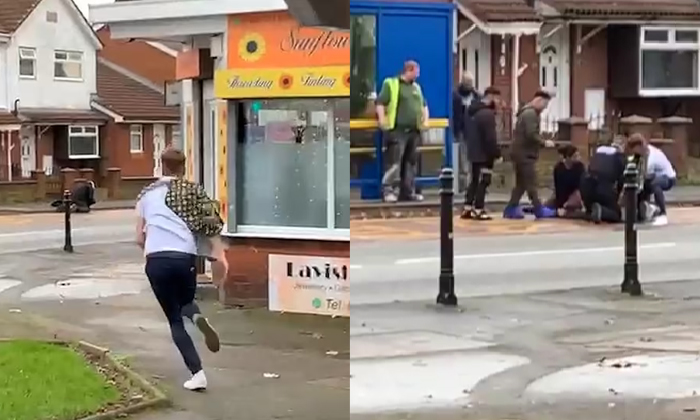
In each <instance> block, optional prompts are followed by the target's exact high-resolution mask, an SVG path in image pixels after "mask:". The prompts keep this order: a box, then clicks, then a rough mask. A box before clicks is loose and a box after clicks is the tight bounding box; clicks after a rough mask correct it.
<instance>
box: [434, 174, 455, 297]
mask: <svg viewBox="0 0 700 420" xmlns="http://www.w3.org/2000/svg"><path fill="white" fill-rule="evenodd" d="M453 185H454V172H452V169H451V168H442V171H440V282H439V287H440V289H439V292H438V296H437V303H438V304H440V305H444V306H457V296H456V295H455V273H454V259H455V248H454V225H453V217H454V213H453V211H454V210H453V209H454V207H453V206H454V203H453V201H454V190H453Z"/></svg>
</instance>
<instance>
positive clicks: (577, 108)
mask: <svg viewBox="0 0 700 420" xmlns="http://www.w3.org/2000/svg"><path fill="white" fill-rule="evenodd" d="M592 29H593V28H592V27H590V26H589V27H585V28H583V30H582V34H583V36H585V34H586V33H588V31H590V30H592ZM570 31H571V32H570V37H569V39H570V40H571V41H570V45H571V51H570V54H571V61H570V62H571V115H574V116H578V117H584V118H588V116H587V115H585V114H586V112H585V95H586V89H606V90H607V88H608V41H607V31H606V30H605V29H604V30H602V31H601V32H600V33H598V34H596V35H595V36H593V37H592V38H590V39H589V40H588V41H587V42H586V43H585V44H584V45H582V46H581V52H580V53H578V51H577V41H576V25H571V28H570ZM606 96H607V95H606ZM605 108H606V111H607V112H609V111H611V110H612V108H615V106H614V103H613V102H612V101H610V99H608V98H606V106H605Z"/></svg>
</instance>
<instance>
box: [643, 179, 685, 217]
mask: <svg viewBox="0 0 700 420" xmlns="http://www.w3.org/2000/svg"><path fill="white" fill-rule="evenodd" d="M675 185H676V179H675V178H669V177H667V176H665V175H655V176H653V177H651V178H647V179H646V180H644V188H643V189H642V192H641V193H640V194H639V201H640V203H641V202H643V201H646V202H648V201H649V199H650V198H651V196H652V195H653V196H654V203H655V204H656V205H657V206H659V214H661V215H664V214H666V197H665V196H664V192H666V191H668V190H670V189H671V188H673V187H674V186H675Z"/></svg>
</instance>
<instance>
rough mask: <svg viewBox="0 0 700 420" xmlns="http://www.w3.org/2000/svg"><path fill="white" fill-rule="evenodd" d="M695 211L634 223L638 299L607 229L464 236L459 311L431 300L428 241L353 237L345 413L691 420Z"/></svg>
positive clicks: (431, 244) (699, 326) (699, 379)
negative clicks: (625, 289) (627, 287)
mask: <svg viewBox="0 0 700 420" xmlns="http://www.w3.org/2000/svg"><path fill="white" fill-rule="evenodd" d="M679 212H685V213H683V214H681V213H679ZM697 215H698V212H697V211H696V210H677V211H676V212H674V214H672V217H671V218H672V220H674V222H673V224H672V225H670V226H667V227H664V228H654V229H645V230H642V231H640V244H641V246H640V254H641V256H640V258H641V276H642V277H641V278H642V282H643V284H644V287H645V290H646V291H647V292H648V293H649V296H648V297H646V298H643V299H634V298H630V297H623V296H621V295H620V294H619V292H618V290H619V283H620V281H621V279H622V262H623V255H622V233H621V232H620V231H616V230H612V229H609V228H608V229H606V228H598V229H576V230H563V231H558V232H554V233H552V232H539V233H537V232H530V233H527V232H521V233H522V234H519V235H512V234H511V235H503V234H499V233H498V232H479V233H471V234H469V235H467V234H465V235H463V236H462V235H460V233H463V231H460V232H459V233H457V234H456V239H455V254H456V255H455V275H456V283H457V284H456V289H457V295H458V296H459V298H460V305H461V308H460V309H459V310H445V309H439V308H436V307H435V306H434V305H433V302H434V297H435V296H436V294H437V286H438V275H439V258H438V244H437V240H436V239H435V238H426V237H419V236H415V237H413V238H411V239H407V238H408V236H404V237H402V239H401V240H396V239H397V238H393V239H392V238H389V239H388V240H384V239H382V238H380V237H379V235H376V236H375V237H372V238H371V239H368V240H355V238H353V242H352V267H351V270H352V279H353V310H352V319H351V355H352V357H351V375H352V379H351V411H352V412H353V416H352V418H353V419H356V420H370V419H372V420H380V419H386V420H389V419H391V420H398V419H420V420H423V419H425V420H428V419H437V420H440V419H443V420H448V419H449V420H453V419H454V420H456V419H460V420H483V419H499V420H500V419H514V420H515V419H517V420H523V419H533V420H534V419H537V420H550V419H551V420H554V419H557V420H558V419H562V418H566V419H570V420H579V419H580V420H588V419H591V418H596V419H600V420H608V419H609V420H613V419H615V420H617V419H649V420H651V419H670V420H676V419H686V418H696V417H694V416H697V413H696V412H694V411H692V410H700V405H698V401H697V400H696V395H697V394H698V393H699V392H700V374H698V373H697V372H700V358H698V357H697V352H698V351H700V347H699V346H698V344H697V342H698V338H700V321H696V320H697V319H700V317H698V315H699V314H700V305H698V301H699V300H700V277H699V276H698V274H697V273H698V272H699V271H700V260H698V258H697V249H698V243H697V242H698V240H697V238H698V237H700V224H698V223H697V219H696V218H697ZM404 222H406V220H404ZM410 222H411V223H409V225H411V226H412V222H413V221H410ZM503 223H505V222H503ZM538 225H539V224H538ZM352 229H353V232H354V231H355V228H354V227H352ZM633 356H635V357H633ZM602 359H604V360H603V362H602V363H600V364H599V362H600V361H601V360H602ZM617 359H622V360H617ZM684 410H689V411H684Z"/></svg>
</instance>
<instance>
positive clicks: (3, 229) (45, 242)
mask: <svg viewBox="0 0 700 420" xmlns="http://www.w3.org/2000/svg"><path fill="white" fill-rule="evenodd" d="M71 220H72V225H73V229H72V234H73V243H74V244H75V245H76V246H78V245H90V244H92V245H100V244H102V245H104V244H109V243H117V242H124V241H133V239H134V228H135V218H134V211H133V210H105V211H101V212H95V213H89V214H74V215H73V216H72V219H71ZM64 236H65V224H64V216H63V215H62V214H57V213H40V214H5V215H0V254H2V253H14V252H20V251H33V250H39V249H60V248H62V247H63V243H64Z"/></svg>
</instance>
